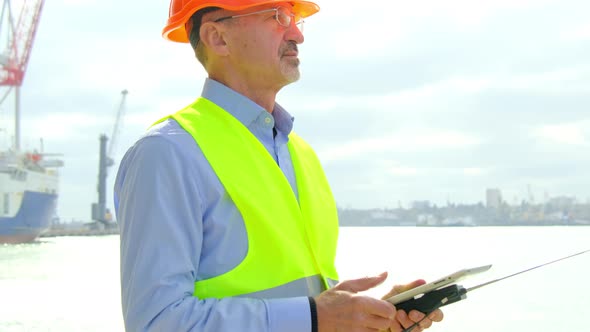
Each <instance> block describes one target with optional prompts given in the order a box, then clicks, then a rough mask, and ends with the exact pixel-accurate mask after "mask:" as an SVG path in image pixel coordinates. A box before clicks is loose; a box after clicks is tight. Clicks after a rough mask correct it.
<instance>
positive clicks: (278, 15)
mask: <svg viewBox="0 0 590 332" xmlns="http://www.w3.org/2000/svg"><path fill="white" fill-rule="evenodd" d="M270 12H275V15H274V16H275V20H277V22H278V23H279V25H281V26H283V27H286V28H288V27H289V26H291V22H292V21H293V20H295V25H297V28H299V30H300V31H301V32H303V20H302V19H301V17H300V16H298V15H295V14H293V12H291V11H290V10H289V9H288V8H286V7H277V8H270V9H264V10H259V11H257V12H253V13H248V14H241V15H233V16H225V17H221V18H218V19H216V20H215V21H213V22H216V23H217V22H221V21H225V20H229V19H232V18H238V17H244V16H250V15H257V14H263V13H270Z"/></svg>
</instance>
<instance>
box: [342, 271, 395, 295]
mask: <svg viewBox="0 0 590 332" xmlns="http://www.w3.org/2000/svg"><path fill="white" fill-rule="evenodd" d="M385 279H387V272H383V273H381V274H379V275H377V276H374V277H363V278H359V279H352V280H346V281H343V282H341V283H339V284H338V285H336V286H335V287H334V288H336V289H338V290H343V291H348V292H352V293H358V292H362V291H366V290H368V289H371V288H373V287H376V286H378V285H379V284H381V283H382V282H383V281H385Z"/></svg>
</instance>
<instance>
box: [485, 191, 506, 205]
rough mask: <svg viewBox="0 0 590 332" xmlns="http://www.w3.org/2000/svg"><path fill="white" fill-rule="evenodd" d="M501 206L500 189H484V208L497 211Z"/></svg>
mask: <svg viewBox="0 0 590 332" xmlns="http://www.w3.org/2000/svg"><path fill="white" fill-rule="evenodd" d="M501 205H502V193H501V192H500V189H492V188H488V189H486V207H488V208H492V209H499V208H500V206H501Z"/></svg>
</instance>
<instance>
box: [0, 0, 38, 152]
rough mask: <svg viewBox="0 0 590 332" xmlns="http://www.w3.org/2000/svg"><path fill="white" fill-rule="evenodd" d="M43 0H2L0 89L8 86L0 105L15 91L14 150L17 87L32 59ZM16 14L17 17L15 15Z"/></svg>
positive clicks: (17, 127)
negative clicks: (3, 41)
mask: <svg viewBox="0 0 590 332" xmlns="http://www.w3.org/2000/svg"><path fill="white" fill-rule="evenodd" d="M44 2H45V0H16V1H14V7H13V3H12V1H11V0H4V2H3V4H2V11H1V13H0V38H2V40H4V38H6V42H5V44H0V51H1V52H2V53H0V86H8V87H9V89H8V90H7V91H6V93H5V94H4V96H2V98H0V104H1V103H2V102H4V99H6V97H7V96H8V95H9V93H10V92H11V90H12V89H13V88H14V89H15V99H16V102H15V117H14V118H15V133H14V134H15V144H14V145H15V146H14V147H15V150H17V151H18V150H19V149H20V109H19V108H20V91H19V90H20V86H21V85H22V83H23V79H24V77H25V73H26V71H27V64H28V63H29V58H30V56H31V49H32V48H33V41H34V40H35V34H36V32H37V27H38V26H39V18H40V16H41V10H42V9H43V3H44ZM15 14H16V15H15Z"/></svg>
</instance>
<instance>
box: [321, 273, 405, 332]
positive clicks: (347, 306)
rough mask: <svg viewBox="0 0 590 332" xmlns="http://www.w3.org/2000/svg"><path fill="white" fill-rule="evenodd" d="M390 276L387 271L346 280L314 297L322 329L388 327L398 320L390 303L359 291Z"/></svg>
mask: <svg viewBox="0 0 590 332" xmlns="http://www.w3.org/2000/svg"><path fill="white" fill-rule="evenodd" d="M386 278H387V272H384V273H382V274H380V275H378V276H375V277H365V278H361V279H354V280H347V281H343V282H341V283H339V284H338V285H336V286H335V287H334V288H331V289H329V290H327V291H325V292H323V293H321V294H320V295H319V296H318V297H316V298H315V301H316V307H317V313H318V330H319V332H335V331H338V332H344V331H376V330H386V329H388V328H389V327H390V326H392V324H394V323H397V321H396V320H395V317H396V312H395V307H394V306H392V305H391V303H389V302H387V301H383V300H378V299H374V298H372V297H369V296H362V295H359V294H356V293H358V292H362V291H366V290H368V289H371V288H373V287H375V286H377V285H379V284H381V283H382V282H383V281H385V279H386Z"/></svg>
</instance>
